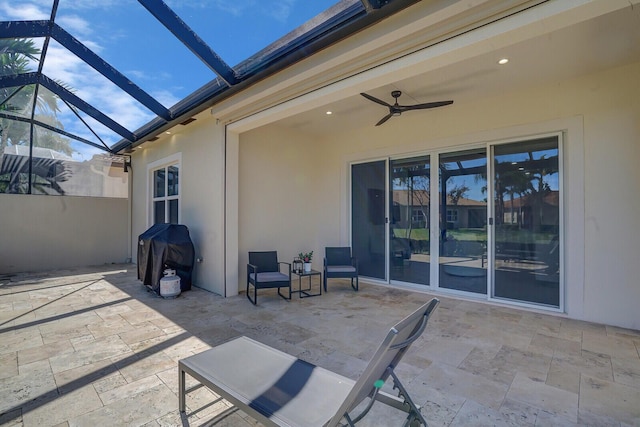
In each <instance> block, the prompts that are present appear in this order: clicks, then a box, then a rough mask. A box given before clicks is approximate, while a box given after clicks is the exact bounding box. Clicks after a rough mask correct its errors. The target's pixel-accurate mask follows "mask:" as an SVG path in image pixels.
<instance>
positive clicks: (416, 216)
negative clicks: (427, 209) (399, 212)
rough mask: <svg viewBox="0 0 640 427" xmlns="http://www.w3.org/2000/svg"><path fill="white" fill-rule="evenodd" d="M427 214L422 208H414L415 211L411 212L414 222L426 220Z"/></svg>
mask: <svg viewBox="0 0 640 427" xmlns="http://www.w3.org/2000/svg"><path fill="white" fill-rule="evenodd" d="M426 219H427V218H426V216H425V215H424V212H423V210H422V209H420V208H413V212H412V214H411V221H412V222H426Z"/></svg>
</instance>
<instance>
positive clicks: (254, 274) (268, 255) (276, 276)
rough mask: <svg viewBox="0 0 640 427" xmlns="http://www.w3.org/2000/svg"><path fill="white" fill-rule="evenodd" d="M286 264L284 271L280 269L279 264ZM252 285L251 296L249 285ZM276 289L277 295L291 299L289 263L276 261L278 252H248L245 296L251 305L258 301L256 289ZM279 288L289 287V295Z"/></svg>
mask: <svg viewBox="0 0 640 427" xmlns="http://www.w3.org/2000/svg"><path fill="white" fill-rule="evenodd" d="M283 265H284V266H287V267H288V270H286V273H282V272H281V271H280V268H281V266H283ZM251 285H252V286H253V298H251V293H250V286H251ZM273 288H277V289H278V295H280V296H281V297H282V298H284V299H286V300H290V299H291V264H290V263H288V262H279V261H278V252H276V251H263V252H249V264H247V298H249V301H251V303H252V304H253V305H256V304H257V303H258V289H273ZM281 288H287V289H289V295H288V296H287V295H282V294H281V293H280V289H281Z"/></svg>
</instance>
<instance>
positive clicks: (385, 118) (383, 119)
mask: <svg viewBox="0 0 640 427" xmlns="http://www.w3.org/2000/svg"><path fill="white" fill-rule="evenodd" d="M391 117H393V114H391V113H389V114H387V115H386V116H384V117H383V118H382V119H380V121H379V122H378V123H376V126H380V125H381V124H383V123H384V122H386V121H387V120H389V119H390V118H391Z"/></svg>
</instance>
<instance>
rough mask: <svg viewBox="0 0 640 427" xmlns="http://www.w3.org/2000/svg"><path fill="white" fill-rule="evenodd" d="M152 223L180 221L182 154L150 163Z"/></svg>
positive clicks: (176, 222)
mask: <svg viewBox="0 0 640 427" xmlns="http://www.w3.org/2000/svg"><path fill="white" fill-rule="evenodd" d="M149 177H150V181H151V206H150V222H151V224H161V223H170V224H178V223H179V222H180V156H179V155H178V156H172V157H171V158H168V159H163V160H161V161H159V162H155V163H153V164H150V165H149Z"/></svg>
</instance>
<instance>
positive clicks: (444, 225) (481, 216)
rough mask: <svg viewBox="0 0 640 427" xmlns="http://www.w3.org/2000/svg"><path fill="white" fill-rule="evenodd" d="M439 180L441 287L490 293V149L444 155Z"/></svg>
mask: <svg viewBox="0 0 640 427" xmlns="http://www.w3.org/2000/svg"><path fill="white" fill-rule="evenodd" d="M439 178H440V180H439V192H440V194H439V199H440V209H439V212H440V240H439V249H440V254H439V258H438V262H439V267H440V268H439V272H438V273H439V276H438V277H439V286H440V287H441V288H448V289H454V290H458V291H465V292H473V293H478V294H486V293H487V157H486V150H485V149H484V148H483V149H478V150H469V151H460V152H455V153H447V154H442V155H440V158H439Z"/></svg>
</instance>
